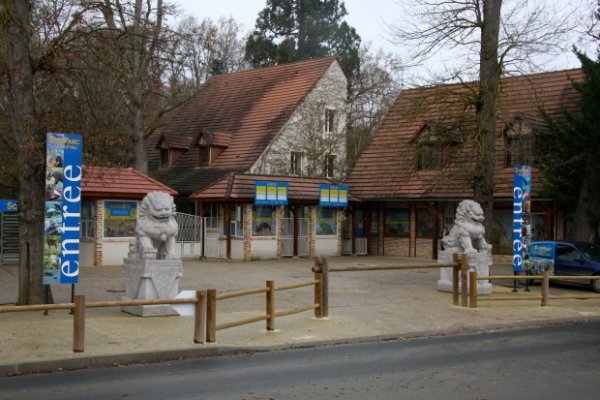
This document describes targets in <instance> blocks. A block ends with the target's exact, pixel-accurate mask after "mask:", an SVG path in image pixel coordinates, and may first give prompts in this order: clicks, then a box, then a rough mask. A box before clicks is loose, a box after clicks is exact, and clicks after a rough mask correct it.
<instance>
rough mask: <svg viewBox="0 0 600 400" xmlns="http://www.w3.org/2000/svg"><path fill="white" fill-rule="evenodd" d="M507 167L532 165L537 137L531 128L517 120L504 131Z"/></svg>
mask: <svg viewBox="0 0 600 400" xmlns="http://www.w3.org/2000/svg"><path fill="white" fill-rule="evenodd" d="M504 146H505V151H506V158H505V163H504V164H505V165H504V166H505V167H507V168H510V167H514V166H515V165H532V162H533V149H534V146H535V137H534V135H533V132H532V130H531V128H530V127H528V126H527V125H526V124H525V123H524V122H523V121H522V120H521V119H520V118H517V119H515V120H514V121H513V123H511V124H510V126H509V127H508V128H507V129H506V130H505V131H504Z"/></svg>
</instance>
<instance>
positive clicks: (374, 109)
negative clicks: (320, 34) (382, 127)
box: [347, 43, 404, 168]
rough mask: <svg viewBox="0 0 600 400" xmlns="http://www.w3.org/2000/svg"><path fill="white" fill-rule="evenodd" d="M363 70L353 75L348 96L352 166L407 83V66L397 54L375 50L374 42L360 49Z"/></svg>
mask: <svg viewBox="0 0 600 400" xmlns="http://www.w3.org/2000/svg"><path fill="white" fill-rule="evenodd" d="M360 63H361V65H360V71H359V72H358V74H357V75H356V76H352V77H350V90H349V98H348V121H347V127H348V144H347V149H348V168H352V166H354V164H355V162H356V160H358V157H359V156H360V154H361V153H362V151H363V150H364V149H365V148H366V147H367V145H368V144H369V143H370V142H371V138H372V135H373V132H374V131H375V130H376V129H377V127H378V126H379V124H380V123H381V121H382V120H383V118H384V117H385V115H386V114H387V112H388V110H389V108H390V107H391V106H392V104H393V103H394V101H395V100H396V97H397V96H398V94H399V93H400V90H401V88H402V85H403V77H402V73H403V70H404V68H403V66H402V63H401V61H400V59H399V58H398V57H397V56H395V55H394V54H390V53H387V52H384V51H383V50H382V49H378V50H372V46H371V44H370V43H366V44H363V45H362V46H361V49H360Z"/></svg>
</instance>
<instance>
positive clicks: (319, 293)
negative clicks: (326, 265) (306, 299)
mask: <svg viewBox="0 0 600 400" xmlns="http://www.w3.org/2000/svg"><path fill="white" fill-rule="evenodd" d="M314 278H315V281H317V283H315V296H314V301H313V302H314V304H318V306H317V307H316V308H315V318H323V273H322V272H315V273H314Z"/></svg>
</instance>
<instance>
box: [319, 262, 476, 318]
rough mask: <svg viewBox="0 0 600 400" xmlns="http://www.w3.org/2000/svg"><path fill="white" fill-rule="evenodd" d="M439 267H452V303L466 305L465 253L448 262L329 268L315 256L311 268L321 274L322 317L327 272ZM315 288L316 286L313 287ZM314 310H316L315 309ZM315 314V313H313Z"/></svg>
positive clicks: (326, 299)
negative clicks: (461, 282)
mask: <svg viewBox="0 0 600 400" xmlns="http://www.w3.org/2000/svg"><path fill="white" fill-rule="evenodd" d="M440 268H452V304H454V305H455V306H458V305H459V298H460V299H461V303H462V306H463V307H467V306H468V291H467V285H466V281H467V277H468V271H469V266H468V264H467V255H466V254H462V255H461V254H456V253H455V254H453V255H452V262H451V263H450V264H410V265H406V264H403V265H399V264H389V265H352V266H349V267H334V268H330V267H329V265H328V263H327V259H326V258H325V257H317V258H316V259H315V265H314V267H313V268H312V270H313V272H315V273H321V274H322V283H321V286H322V290H321V292H322V296H323V298H322V301H321V303H322V304H323V306H322V308H323V309H322V313H321V316H322V317H328V316H329V273H330V272H356V271H382V270H410V269H440ZM459 279H462V280H463V281H464V282H465V283H463V284H462V287H461V286H460V284H459ZM315 290H316V288H315ZM315 312H316V310H315ZM315 316H316V314H315Z"/></svg>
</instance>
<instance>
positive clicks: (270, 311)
mask: <svg viewBox="0 0 600 400" xmlns="http://www.w3.org/2000/svg"><path fill="white" fill-rule="evenodd" d="M314 275H315V277H314V279H313V280H309V281H304V282H298V283H293V284H288V285H282V286H275V282H274V281H267V283H266V287H264V288H258V289H249V290H239V291H234V292H224V293H218V294H217V291H216V290H215V289H209V290H207V319H206V341H207V342H209V343H213V342H216V340H217V331H218V330H222V329H228V328H233V327H236V326H241V325H246V324H251V323H254V322H259V321H266V329H267V331H274V330H275V318H277V317H285V316H288V315H293V314H298V313H301V312H304V311H308V310H314V312H315V317H317V318H322V317H323V312H322V310H323V297H324V296H323V274H321V273H316V272H315V274H314ZM307 286H314V287H315V290H314V302H313V304H307V305H303V306H299V307H295V308H291V309H287V310H282V311H275V293H276V292H279V291H283V290H291V289H298V288H302V287H307ZM262 293H265V303H266V304H265V313H264V314H259V315H256V316H253V317H250V318H246V319H243V320H239V321H231V322H227V323H223V324H219V325H217V300H226V299H232V298H235V297H242V296H250V295H256V294H262Z"/></svg>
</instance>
